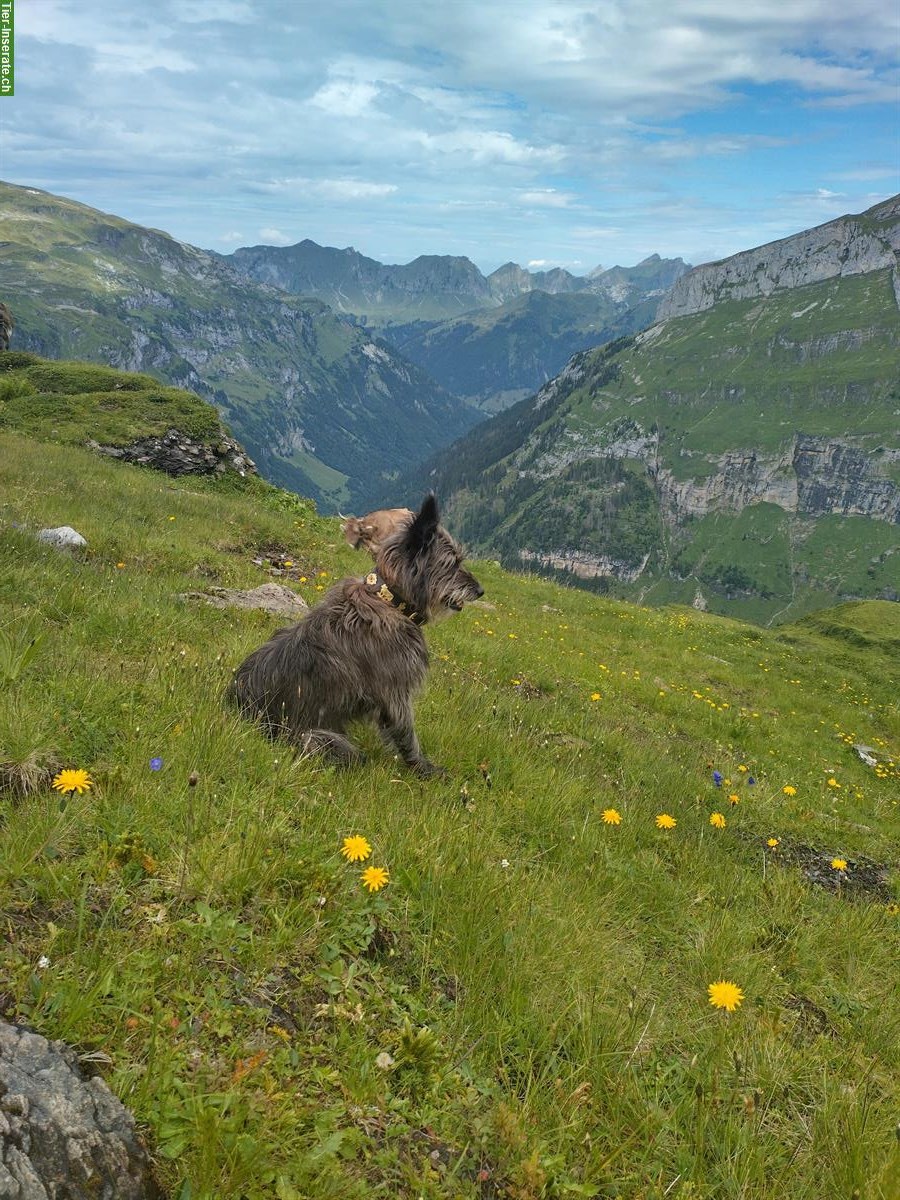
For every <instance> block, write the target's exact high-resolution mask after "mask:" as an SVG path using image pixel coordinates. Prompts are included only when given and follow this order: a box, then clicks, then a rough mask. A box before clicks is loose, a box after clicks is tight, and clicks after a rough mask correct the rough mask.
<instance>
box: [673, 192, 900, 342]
mask: <svg viewBox="0 0 900 1200" xmlns="http://www.w3.org/2000/svg"><path fill="white" fill-rule="evenodd" d="M898 260H900V196H894V197H892V198H891V199H890V200H885V201H883V202H882V203H881V204H876V205H875V206H874V207H873V208H870V209H868V211H866V212H864V213H861V214H860V215H859V216H846V217H839V218H838V219H837V220H836V221H829V222H827V223H826V224H825V225H819V226H817V227H816V228H815V229H807V230H805V231H804V232H803V233H799V234H795V235H794V236H793V237H788V238H783V239H781V240H780V241H777V242H769V243H768V244H767V245H765V246H758V247H756V249H754V250H747V251H745V252H744V253H743V254H735V255H734V256H733V257H732V258H727V259H724V260H722V261H721V262H712V263H704V264H703V265H702V266H699V267H695V268H694V269H693V270H692V271H690V272H689V273H688V274H686V275H684V276H682V277H681V278H680V279H679V280H678V281H677V282H676V283H675V284H674V286H673V287H672V290H671V291H670V292H669V294H668V296H667V297H666V299H665V300H664V301H663V303H662V304H661V305H660V309H659V313H658V318H659V320H661V321H665V320H668V319H669V318H671V317H683V316H687V315H688V314H689V313H697V312H703V311H704V310H705V309H707V308H711V307H712V306H713V305H714V304H716V303H718V302H719V301H722V300H754V299H758V298H761V297H765V296H770V295H772V293H773V292H776V291H783V290H785V289H789V288H802V287H806V286H807V285H808V284H812V283H821V282H823V281H824V280H826V279H834V278H835V277H839V276H846V275H864V274H867V273H869V272H871V271H880V270H883V269H888V270H891V271H892V272H893V282H894V293H895V297H896V299H897V303H898V305H900V271H898Z"/></svg>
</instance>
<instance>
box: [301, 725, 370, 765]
mask: <svg viewBox="0 0 900 1200" xmlns="http://www.w3.org/2000/svg"><path fill="white" fill-rule="evenodd" d="M295 740H296V743H297V746H298V748H299V749H300V750H302V751H303V752H304V753H306V754H324V755H325V757H326V758H329V759H330V760H331V761H332V762H333V763H336V764H337V765H338V766H340V767H355V766H359V764H360V763H364V762H365V761H366V756H365V754H364V753H363V751H362V750H360V749H359V747H358V746H354V745H353V743H352V742H350V741H348V740H347V738H345V737H344V735H343V734H341V733H335V732H334V730H333V729H307V730H306V731H305V732H303V733H301V734H300V735H299V736H298V737H296V739H295Z"/></svg>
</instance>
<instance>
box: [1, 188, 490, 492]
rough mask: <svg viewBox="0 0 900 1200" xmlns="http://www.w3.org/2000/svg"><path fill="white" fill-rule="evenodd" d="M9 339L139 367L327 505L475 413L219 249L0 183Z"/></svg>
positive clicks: (273, 473) (434, 444) (384, 346)
mask: <svg viewBox="0 0 900 1200" xmlns="http://www.w3.org/2000/svg"><path fill="white" fill-rule="evenodd" d="M0 218H2V238H3V240H2V242H0V287H2V295H3V298H4V300H5V301H6V302H7V303H8V304H9V306H10V308H11V309H12V311H13V313H14V314H15V319H16V330H15V335H14V346H15V348H17V349H22V350H30V351H33V352H36V353H38V354H42V355H45V356H47V357H51V358H78V359H86V360H88V361H91V362H99V363H106V364H108V365H111V366H115V367H120V368H122V369H125V370H129V371H142V372H147V373H149V374H151V375H155V376H156V377H157V378H159V379H162V380H163V381H165V382H166V383H168V384H172V385H176V386H180V387H186V388H189V389H191V390H193V391H195V392H197V393H199V394H200V395H202V396H204V397H205V398H207V399H209V400H211V401H212V402H213V403H214V404H215V405H216V407H217V408H218V409H219V411H220V413H221V414H222V416H223V417H224V418H225V420H226V421H227V422H228V424H229V426H230V427H231V429H232V430H233V432H234V434H235V435H236V436H237V437H238V438H239V440H240V441H241V442H242V443H243V444H244V445H245V446H246V447H247V449H248V450H249V452H250V454H251V455H252V457H253V458H254V459H255V461H256V462H257V463H258V464H259V468H260V470H261V471H262V472H263V473H264V474H265V475H266V476H267V477H268V478H269V479H271V480H273V481H275V482H277V483H280V484H281V485H283V486H285V487H289V488H292V489H294V490H295V491H298V492H301V493H302V494H304V495H308V496H312V497H313V498H314V499H316V501H317V502H318V503H319V504H320V505H322V506H323V507H324V508H326V509H331V510H332V511H333V510H334V509H335V508H336V507H338V506H340V505H357V504H359V503H362V502H363V501H362V497H363V495H365V494H367V493H368V492H369V491H370V490H371V489H372V488H373V487H374V486H375V485H376V483H378V484H380V485H382V486H383V485H384V483H385V481H386V479H387V478H389V477H391V476H392V475H393V474H394V473H396V471H397V469H398V467H399V466H400V465H401V464H404V463H411V462H414V461H417V460H418V458H420V457H421V456H422V455H423V454H428V453H430V452H432V451H434V450H436V449H437V448H438V447H440V446H441V445H444V444H446V443H447V442H449V441H451V440H453V438H455V437H457V436H458V435H459V434H461V433H463V432H464V431H465V430H466V429H468V428H469V427H470V426H471V425H472V424H473V423H474V422H475V421H476V420H478V419H479V416H480V414H478V413H477V412H476V411H474V410H473V409H472V408H471V407H469V406H468V405H466V404H465V403H464V402H462V401H461V400H459V399H458V398H457V397H455V396H453V395H451V394H450V393H448V392H447V391H446V390H444V389H442V388H441V387H440V386H439V385H438V384H436V383H435V382H434V381H433V380H432V379H431V378H430V377H429V376H428V375H427V374H426V373H425V372H424V371H422V370H421V369H420V368H419V367H417V366H415V364H413V363H411V362H410V361H409V360H408V359H404V358H402V357H401V356H400V355H399V354H398V353H397V352H396V351H395V350H394V349H393V347H392V346H391V345H390V344H389V343H387V342H385V341H384V340H382V339H380V338H377V337H374V336H373V335H372V334H371V333H370V332H369V331H367V330H365V329H362V328H360V327H358V326H356V325H354V324H353V323H352V322H350V321H347V320H345V319H343V318H342V317H340V316H338V315H336V314H335V313H334V312H332V310H331V309H330V308H328V306H327V305H325V304H323V303H322V302H321V301H320V300H316V299H313V298H303V299H300V298H298V297H296V296H291V295H288V294H287V293H285V292H281V291H278V290H276V289H275V288H272V287H269V286H268V285H266V284H261V283H254V282H253V281H252V280H249V279H248V278H247V277H246V276H242V275H240V274H238V273H237V272H236V271H235V269H234V268H233V267H232V266H231V265H230V264H229V263H228V262H227V261H225V260H223V259H222V258H221V256H219V255H215V254H212V253H209V252H207V251H204V250H201V249H198V248H197V247H195V246H190V245H187V244H186V243H184V242H179V241H177V240H176V239H175V238H172V237H170V236H169V235H168V234H166V233H161V232H160V231H158V230H154V229H146V228H143V227H142V226H139V225H133V224H131V223H130V222H128V221H124V220H122V219H121V218H119V217H115V216H110V215H108V214H106V213H101V212H98V211H97V210H96V209H92V208H89V207H88V206H86V205H83V204H78V203H76V202H74V201H72V200H67V199H64V198H62V197H58V196H53V195H51V194H49V193H48V192H43V191H39V190H38V189H36V188H25V187H17V186H13V185H11V184H0Z"/></svg>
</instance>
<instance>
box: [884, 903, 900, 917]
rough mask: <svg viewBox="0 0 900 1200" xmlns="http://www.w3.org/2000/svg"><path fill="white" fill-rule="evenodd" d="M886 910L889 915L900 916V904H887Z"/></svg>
mask: <svg viewBox="0 0 900 1200" xmlns="http://www.w3.org/2000/svg"><path fill="white" fill-rule="evenodd" d="M884 911H885V912H886V913H887V915H888V916H889V917H897V916H900V904H893V903H891V904H886V905H885V906H884Z"/></svg>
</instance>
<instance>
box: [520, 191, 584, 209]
mask: <svg viewBox="0 0 900 1200" xmlns="http://www.w3.org/2000/svg"><path fill="white" fill-rule="evenodd" d="M519 200H520V201H521V203H522V204H528V205H531V206H533V207H534V208H568V207H569V205H570V204H571V203H572V200H573V197H572V196H570V195H567V194H566V193H565V192H558V191H557V190H556V188H538V189H536V190H534V191H529V192H522V193H521V195H520V196H519Z"/></svg>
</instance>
